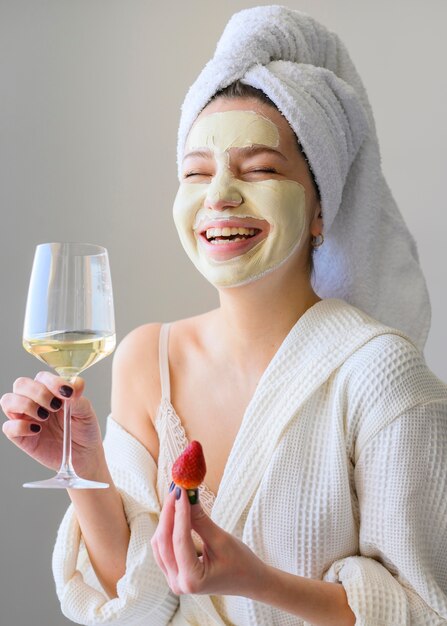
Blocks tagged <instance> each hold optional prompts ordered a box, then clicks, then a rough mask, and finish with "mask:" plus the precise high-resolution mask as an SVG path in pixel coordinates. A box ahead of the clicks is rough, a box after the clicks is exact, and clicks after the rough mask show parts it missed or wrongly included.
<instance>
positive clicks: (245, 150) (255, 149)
mask: <svg viewBox="0 0 447 626" xmlns="http://www.w3.org/2000/svg"><path fill="white" fill-rule="evenodd" d="M232 149H233V150H236V151H237V152H238V153H242V155H243V156H245V157H251V156H256V155H258V154H261V153H263V152H267V153H270V154H273V155H275V156H279V158H280V159H282V160H283V161H288V159H287V157H285V156H284V155H283V154H282V152H279V151H278V150H275V149H274V148H270V147H269V146H262V145H254V146H246V147H241V148H238V147H234V148H232ZM211 156H212V153H211V150H209V149H202V150H192V151H191V152H188V154H185V156H184V157H183V160H184V161H185V160H186V159H190V158H194V157H201V158H205V159H209V158H210V157H211Z"/></svg>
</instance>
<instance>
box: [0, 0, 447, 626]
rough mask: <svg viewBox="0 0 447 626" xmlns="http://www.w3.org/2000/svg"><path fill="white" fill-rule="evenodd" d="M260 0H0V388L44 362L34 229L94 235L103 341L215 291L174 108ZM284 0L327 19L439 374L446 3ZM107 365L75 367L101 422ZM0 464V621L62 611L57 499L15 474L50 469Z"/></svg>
mask: <svg viewBox="0 0 447 626" xmlns="http://www.w3.org/2000/svg"><path fill="white" fill-rule="evenodd" d="M257 4H271V2H267V3H262V2H244V1H243V0H239V1H236V0H235V1H222V2H216V1H210V0H188V2H182V1H181V0H178V1H171V2H164V3H160V4H158V3H156V2H152V1H150V0H147V1H138V0H71V1H70V0H1V1H0V206H1V230H0V233H1V235H0V236H1V246H0V263H1V264H0V281H1V284H0V289H1V291H0V293H1V332H2V342H1V346H2V359H1V363H0V395H1V394H2V393H5V392H6V391H9V390H10V389H11V388H12V383H13V381H14V380H15V379H16V378H17V377H18V376H31V377H34V376H35V374H36V373H37V371H39V369H42V367H41V365H40V364H39V362H38V361H37V360H36V359H33V358H32V357H31V356H29V355H28V354H27V353H25V351H24V350H23V349H22V347H21V334H22V324H23V314H24V309H25V300H26V293H27V287H28V280H29V275H30V270H31V263H32V259H33V254H34V248H35V246H36V244H38V243H42V242H46V241H83V242H90V243H98V244H101V245H104V246H106V247H107V248H108V250H109V254H110V259H111V269H112V277H113V281H114V292H115V302H116V320H117V335H118V340H120V339H122V338H123V337H124V335H125V334H126V333H127V332H129V331H130V330H131V329H132V328H134V327H136V326H138V325H140V324H143V323H146V322H149V321H169V320H172V319H178V318H181V317H187V316H190V315H194V314H196V313H200V312H202V311H204V310H206V309H208V308H212V307H214V306H216V304H217V297H216V293H215V291H214V289H213V288H212V287H211V286H209V285H208V284H207V282H206V281H205V279H203V278H202V277H201V276H200V274H199V273H198V272H197V271H196V270H195V268H194V267H193V265H192V264H191V263H190V261H189V260H188V258H187V257H186V255H185V253H184V252H183V249H182V248H181V246H180V243H179V242H178V239H177V234H176V231H175V228H174V225H173V222H172V217H171V207H172V201H173V198H174V196H175V193H176V189H177V178H176V163H175V146H176V131H177V123H178V119H179V109H180V105H181V102H182V99H183V97H184V94H185V93H186V90H187V88H188V87H189V85H190V84H191V83H192V82H193V80H194V79H195V78H196V76H197V74H198V73H199V71H200V70H201V69H202V67H203V65H204V64H205V62H206V61H208V59H209V58H210V57H211V56H212V53H213V51H214V47H215V45H216V42H217V39H218V37H219V36H220V34H221V32H222V30H223V28H224V26H225V24H226V22H227V20H228V18H229V17H230V15H231V14H232V13H233V12H235V11H238V10H240V9H243V8H246V7H250V6H255V5H257ZM288 6H289V7H290V8H294V9H299V10H302V11H304V12H306V13H309V14H310V15H312V16H314V17H315V18H316V19H318V20H320V21H321V22H322V23H323V24H325V25H326V26H328V27H329V28H330V29H332V30H334V31H335V32H337V33H338V34H339V35H340V36H341V38H342V40H343V41H344V42H345V43H346V45H347V47H348V50H349V52H350V54H351V56H352V59H353V61H354V63H355V64H356V66H357V68H358V70H359V73H360V75H361V77H362V78H363V81H364V83H365V86H366V89H367V92H368V94H369V98H370V101H371V104H372V107H373V111H374V114H375V119H376V123H377V128H378V134H379V140H380V145H381V152H382V159H383V169H384V172H385V176H386V178H387V180H388V182H389V185H390V187H391V189H392V191H393V194H394V196H395V198H396V200H397V202H398V205H399V207H400V209H401V211H402V213H403V215H404V218H405V220H406V221H407V223H408V226H409V228H410V230H411V232H412V233H413V235H414V236H415V238H416V241H417V244H418V250H419V255H420V260H421V264H422V267H423V270H424V272H425V276H426V278H427V283H428V289H429V293H430V297H431V303H432V327H431V332H430V336H429V339H428V343H427V347H426V351H425V354H426V359H427V363H428V365H429V366H430V367H431V369H432V370H433V371H434V372H435V373H436V374H437V375H438V376H439V378H441V379H442V380H444V381H447V363H446V361H445V358H444V353H445V348H446V338H447V330H446V325H445V311H446V307H447V301H446V294H445V278H446V261H447V250H446V247H447V245H446V226H447V210H446V203H445V188H444V183H445V177H446V167H445V166H446V157H445V155H446V145H447V125H446V122H445V102H446V96H447V89H446V86H447V74H446V72H445V59H446V52H447V46H446V42H445V24H446V22H447V3H446V2H445V0H428V1H427V2H425V3H421V2H416V1H409V0H392V1H391V2H389V1H388V0H380V1H378V0H368V1H359V0H337V2H334V0H294V1H292V0H291V1H290V2H289V3H288ZM371 263H374V259H371ZM111 363H112V358H108V359H106V360H104V361H103V362H101V363H99V364H98V365H96V366H94V367H93V368H92V369H91V371H88V372H86V373H85V376H84V377H85V379H86V382H87V388H86V395H87V396H89V397H90V399H91V400H92V402H93V404H94V406H95V407H96V410H97V413H98V415H99V416H100V419H101V424H102V425H104V423H105V418H106V416H107V414H108V411H109V396H110V371H111ZM191 393H200V390H198V389H195V390H194V389H192V390H191ZM0 463H1V473H0V480H1V498H2V506H1V528H0V542H1V554H0V568H1V570H0V571H1V585H0V623H1V624H2V625H4V626H60V625H63V624H68V623H71V622H69V621H68V620H66V619H65V618H64V617H63V615H62V614H61V612H60V609H59V604H58V601H57V598H56V595H55V591H54V585H53V579H52V575H51V569H50V565H51V552H52V547H53V543H54V538H55V533H56V530H57V527H58V524H59V521H60V518H61V516H62V514H63V511H64V510H65V508H66V506H67V504H68V502H69V500H68V496H67V494H66V493H65V492H63V491H45V490H35V491H32V490H26V489H22V487H21V485H22V483H23V482H26V481H29V480H37V479H39V478H44V477H47V476H49V475H50V472H49V471H47V470H45V469H44V468H42V467H41V466H39V465H37V464H36V463H35V462H34V461H32V460H31V459H29V458H28V457H26V455H25V454H23V453H22V452H20V451H19V450H18V449H16V447H15V446H14V445H12V444H11V443H9V442H8V440H7V439H6V438H5V437H4V436H3V435H2V436H1V437H0Z"/></svg>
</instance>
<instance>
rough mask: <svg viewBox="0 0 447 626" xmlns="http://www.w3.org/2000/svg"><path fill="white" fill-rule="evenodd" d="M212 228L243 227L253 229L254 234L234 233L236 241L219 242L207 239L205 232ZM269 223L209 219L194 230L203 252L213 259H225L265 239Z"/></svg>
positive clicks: (222, 240)
mask: <svg viewBox="0 0 447 626" xmlns="http://www.w3.org/2000/svg"><path fill="white" fill-rule="evenodd" d="M214 228H220V229H223V228H230V229H231V228H245V229H247V230H250V231H253V230H254V231H255V234H253V235H251V236H248V237H246V238H245V237H244V235H241V234H234V235H232V236H234V237H235V238H237V239H238V240H237V241H234V240H233V239H220V237H218V238H219V239H220V242H219V243H213V242H212V241H210V240H208V238H207V236H206V233H207V231H208V230H209V229H214ZM269 230H270V225H269V224H268V222H266V221H265V220H247V219H241V218H239V219H226V220H222V219H221V220H210V221H207V222H206V223H204V224H202V225H201V226H200V228H199V229H198V230H197V231H196V237H197V239H198V244H199V245H200V247H201V248H202V249H203V250H204V252H205V254H206V255H207V256H208V257H210V258H212V259H213V260H215V261H227V260H229V259H231V258H233V257H238V256H241V255H242V254H246V253H247V252H249V251H250V250H251V249H252V248H254V247H255V246H256V245H257V244H258V243H259V242H260V241H262V240H263V239H265V238H266V237H267V235H268V233H269Z"/></svg>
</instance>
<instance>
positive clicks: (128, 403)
mask: <svg viewBox="0 0 447 626" xmlns="http://www.w3.org/2000/svg"><path fill="white" fill-rule="evenodd" d="M158 326H159V325H158V324H151V325H147V326H145V327H140V328H137V329H136V330H135V331H133V332H132V333H130V334H129V335H127V336H126V337H125V338H124V339H123V341H122V342H121V343H120V345H119V346H118V348H117V350H116V351H115V354H114V359H113V379H112V401H111V410H112V415H113V418H114V420H115V421H116V422H118V423H119V424H120V425H121V426H123V428H125V429H126V430H127V431H128V432H133V433H134V435H135V436H136V437H137V438H138V439H139V440H141V439H143V442H142V443H143V444H145V446H146V447H150V448H152V450H151V451H153V450H156V449H157V435H156V433H155V429H154V427H153V425H152V421H151V418H150V416H149V415H148V413H147V405H148V403H147V399H146V395H145V391H147V384H146V385H144V384H141V383H142V382H143V381H142V380H140V379H141V378H142V377H143V376H144V374H145V373H146V370H147V367H145V366H143V365H142V363H141V361H142V360H143V359H146V362H147V363H150V360H151V359H150V358H149V357H151V356H153V355H151V354H148V353H149V352H150V348H151V346H155V345H156V344H157V341H158ZM152 352H154V350H152ZM152 365H153V369H157V362H156V361H155V362H153V363H152ZM146 382H147V378H146ZM155 382H156V381H155ZM89 478H90V479H91V480H98V481H100V482H106V483H109V485H110V487H109V489H98V490H87V489H86V490H76V489H71V490H69V496H70V498H71V501H72V503H73V505H74V508H75V512H76V517H77V519H78V523H79V526H80V529H81V533H82V536H83V539H84V542H85V545H86V548H87V551H88V554H89V558H90V561H91V564H92V567H93V569H94V571H95V574H96V576H97V577H98V580H99V582H100V583H101V585H102V587H103V588H104V590H105V591H106V593H107V594H108V596H109V597H110V598H113V597H116V595H117V592H116V583H117V582H118V580H119V579H120V578H121V577H122V576H123V574H124V572H125V568H126V557H127V549H128V545H129V538H130V531H129V526H128V522H127V519H126V516H125V512H124V508H123V502H122V499H121V496H120V494H119V492H118V490H117V489H116V487H115V485H114V482H113V479H112V476H111V475H110V472H109V468H108V466H107V463H106V460H105V456H104V454H102V456H101V457H100V459H99V460H98V463H97V465H96V467H95V469H94V470H92V472H90V474H89Z"/></svg>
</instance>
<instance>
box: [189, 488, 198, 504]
mask: <svg viewBox="0 0 447 626" xmlns="http://www.w3.org/2000/svg"><path fill="white" fill-rule="evenodd" d="M187 493H188V500H189V502H190V504H197V502H198V501H199V490H198V489H188V491H187Z"/></svg>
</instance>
